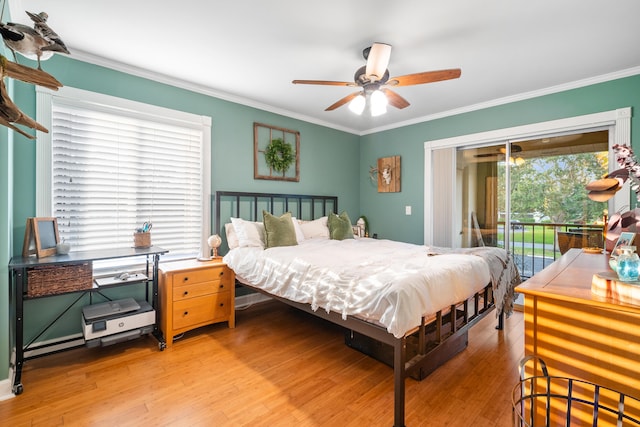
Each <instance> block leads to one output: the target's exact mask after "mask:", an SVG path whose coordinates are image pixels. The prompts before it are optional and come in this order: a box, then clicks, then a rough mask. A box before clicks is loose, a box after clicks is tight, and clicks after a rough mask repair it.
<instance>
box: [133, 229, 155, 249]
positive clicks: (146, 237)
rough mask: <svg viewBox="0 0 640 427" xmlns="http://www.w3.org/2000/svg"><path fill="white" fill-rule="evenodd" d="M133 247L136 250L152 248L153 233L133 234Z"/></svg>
mask: <svg viewBox="0 0 640 427" xmlns="http://www.w3.org/2000/svg"><path fill="white" fill-rule="evenodd" d="M133 246H134V247H136V248H150V247H151V233H150V232H148V231H147V232H146V233H133Z"/></svg>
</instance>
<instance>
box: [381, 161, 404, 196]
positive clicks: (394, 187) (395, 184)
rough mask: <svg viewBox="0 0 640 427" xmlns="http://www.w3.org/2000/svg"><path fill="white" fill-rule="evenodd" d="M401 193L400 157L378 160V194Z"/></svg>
mask: <svg viewBox="0 0 640 427" xmlns="http://www.w3.org/2000/svg"><path fill="white" fill-rule="evenodd" d="M399 192H400V156H391V157H381V158H379V159H378V193H399Z"/></svg>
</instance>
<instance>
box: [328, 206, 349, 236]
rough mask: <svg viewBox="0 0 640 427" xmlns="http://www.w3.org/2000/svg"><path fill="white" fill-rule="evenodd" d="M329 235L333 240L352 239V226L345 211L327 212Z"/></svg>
mask: <svg viewBox="0 0 640 427" xmlns="http://www.w3.org/2000/svg"><path fill="white" fill-rule="evenodd" d="M328 222H329V236H330V238H331V239H333V240H344V239H353V226H352V225H351V220H350V219H349V215H347V213H346V212H342V213H341V214H340V215H336V214H334V213H333V212H331V213H330V214H329V221H328Z"/></svg>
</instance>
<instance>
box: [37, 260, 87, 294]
mask: <svg viewBox="0 0 640 427" xmlns="http://www.w3.org/2000/svg"><path fill="white" fill-rule="evenodd" d="M92 286H93V264H92V263H91V261H87V262H82V263H75V264H57V265H44V266H37V267H33V268H29V269H28V270H27V296H28V297H29V298H33V297H41V296H45V295H56V294H63V293H66V292H76V291H82V290H87V289H91V288H92Z"/></svg>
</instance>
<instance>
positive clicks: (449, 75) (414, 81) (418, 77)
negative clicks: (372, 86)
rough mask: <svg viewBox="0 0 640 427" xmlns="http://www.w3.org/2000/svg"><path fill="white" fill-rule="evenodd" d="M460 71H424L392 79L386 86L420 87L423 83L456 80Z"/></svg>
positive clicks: (458, 69)
mask: <svg viewBox="0 0 640 427" xmlns="http://www.w3.org/2000/svg"><path fill="white" fill-rule="evenodd" d="M461 73H462V71H461V70H460V68H452V69H449V70H438V71H425V72H422V73H415V74H407V75H405V76H399V77H392V78H390V79H389V80H388V81H387V83H386V85H388V86H411V85H421V84H424V83H433V82H439V81H442V80H451V79H457V78H458V77H460V74H461Z"/></svg>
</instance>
